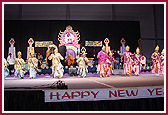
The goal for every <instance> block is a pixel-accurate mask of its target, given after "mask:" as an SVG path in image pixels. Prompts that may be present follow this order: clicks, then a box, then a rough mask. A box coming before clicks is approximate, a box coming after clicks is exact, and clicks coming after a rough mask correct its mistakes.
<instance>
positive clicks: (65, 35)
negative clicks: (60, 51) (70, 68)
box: [58, 25, 80, 58]
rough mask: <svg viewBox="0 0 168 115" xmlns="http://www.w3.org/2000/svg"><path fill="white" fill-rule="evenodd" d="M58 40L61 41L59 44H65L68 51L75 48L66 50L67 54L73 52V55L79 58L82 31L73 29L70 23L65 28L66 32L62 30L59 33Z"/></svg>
mask: <svg viewBox="0 0 168 115" xmlns="http://www.w3.org/2000/svg"><path fill="white" fill-rule="evenodd" d="M58 40H59V42H60V44H59V46H62V45H65V46H66V50H67V51H71V50H73V52H72V51H71V52H66V54H68V53H70V54H71V53H72V54H71V55H72V56H73V57H74V58H79V54H80V44H78V42H79V40H80V33H79V32H78V31H76V32H75V31H74V30H73V29H72V26H70V25H69V26H67V27H66V30H64V32H62V31H61V30H60V32H59V34H58ZM74 53H75V54H74Z"/></svg>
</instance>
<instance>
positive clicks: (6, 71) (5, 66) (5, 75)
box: [4, 58, 9, 78]
mask: <svg viewBox="0 0 168 115" xmlns="http://www.w3.org/2000/svg"><path fill="white" fill-rule="evenodd" d="M7 66H8V63H7V61H6V59H5V58H4V78H6V77H7V76H8V74H9V69H8V68H7Z"/></svg>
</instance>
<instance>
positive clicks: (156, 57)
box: [151, 45, 160, 75]
mask: <svg viewBox="0 0 168 115" xmlns="http://www.w3.org/2000/svg"><path fill="white" fill-rule="evenodd" d="M158 51H159V46H158V45H157V46H156V48H155V52H154V53H153V54H152V56H151V58H152V62H153V65H152V73H153V74H154V75H155V73H158V74H159V73H160V53H159V52H158Z"/></svg>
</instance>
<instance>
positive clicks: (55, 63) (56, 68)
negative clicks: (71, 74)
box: [48, 47, 64, 79]
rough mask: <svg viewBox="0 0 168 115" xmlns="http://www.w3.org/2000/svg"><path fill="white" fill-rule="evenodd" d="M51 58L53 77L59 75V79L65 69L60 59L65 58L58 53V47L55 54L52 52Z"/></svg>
mask: <svg viewBox="0 0 168 115" xmlns="http://www.w3.org/2000/svg"><path fill="white" fill-rule="evenodd" d="M48 59H49V60H52V74H53V78H56V77H58V78H59V79H60V78H61V77H62V76H63V73H64V69H63V66H62V64H61V62H60V59H61V60H63V59H64V58H63V57H62V56H61V54H60V53H58V48H57V47H56V48H55V49H54V54H51V55H50V56H49V57H48Z"/></svg>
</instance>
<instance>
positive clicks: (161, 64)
mask: <svg viewBox="0 0 168 115" xmlns="http://www.w3.org/2000/svg"><path fill="white" fill-rule="evenodd" d="M163 74H164V49H163V50H162V52H161V56H160V75H163Z"/></svg>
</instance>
